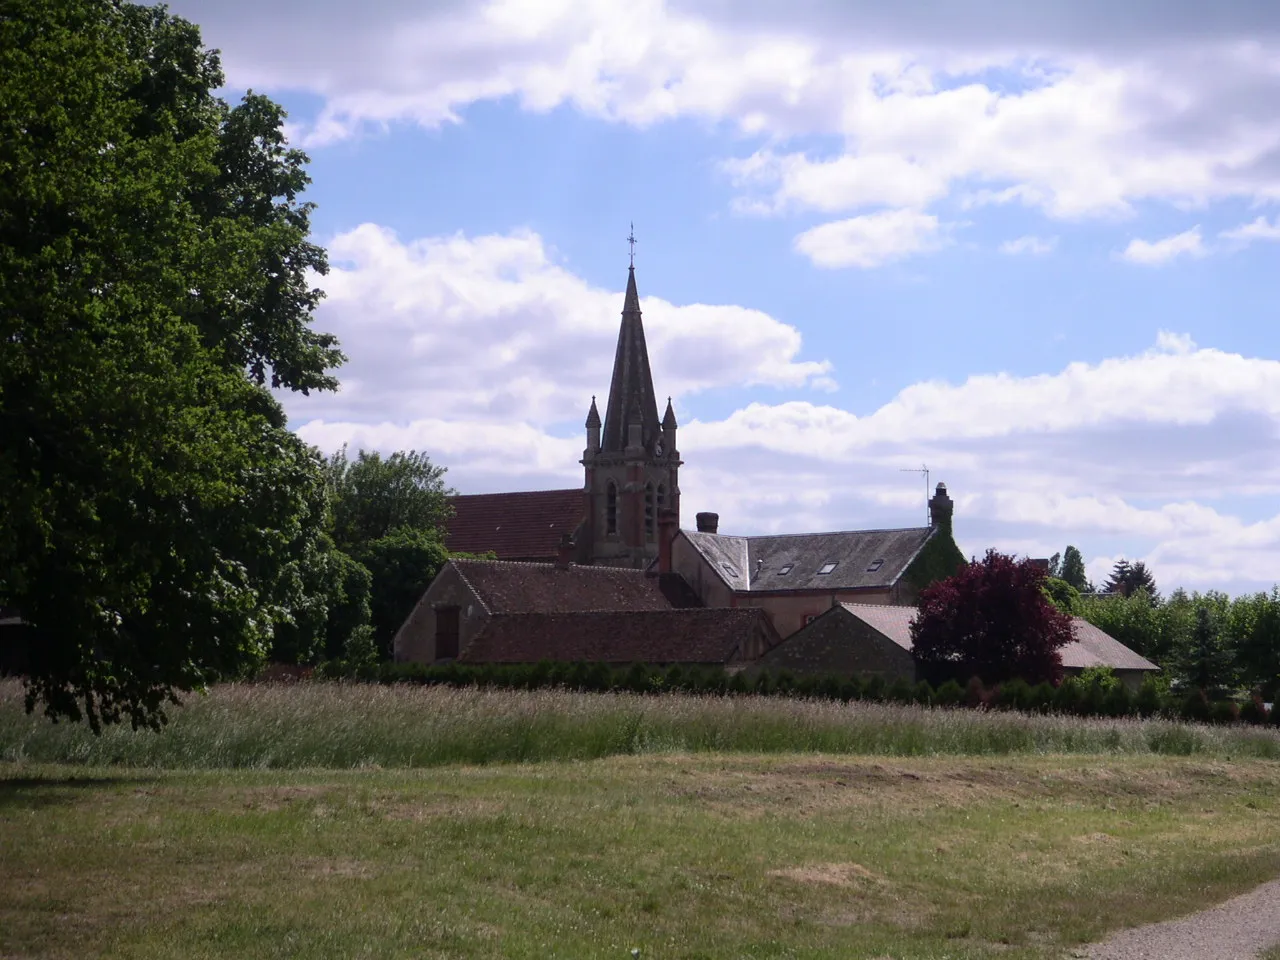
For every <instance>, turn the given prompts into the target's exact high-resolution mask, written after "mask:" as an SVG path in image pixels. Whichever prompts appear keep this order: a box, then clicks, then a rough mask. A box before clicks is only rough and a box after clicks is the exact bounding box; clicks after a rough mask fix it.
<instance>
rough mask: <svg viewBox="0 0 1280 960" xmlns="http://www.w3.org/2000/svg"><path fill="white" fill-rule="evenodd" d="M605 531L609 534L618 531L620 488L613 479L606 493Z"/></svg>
mask: <svg viewBox="0 0 1280 960" xmlns="http://www.w3.org/2000/svg"><path fill="white" fill-rule="evenodd" d="M604 532H605V533H608V534H616V533H617V532H618V488H617V486H616V485H615V484H614V482H613V481H612V480H610V481H609V486H608V487H607V488H606V489H605V494H604Z"/></svg>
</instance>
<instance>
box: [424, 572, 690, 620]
mask: <svg viewBox="0 0 1280 960" xmlns="http://www.w3.org/2000/svg"><path fill="white" fill-rule="evenodd" d="M449 562H450V563H452V564H453V565H454V567H456V568H457V570H458V572H459V573H460V574H461V575H462V578H463V579H464V580H466V581H467V583H468V584H470V585H471V588H472V589H473V590H474V591H475V593H476V596H477V597H478V598H479V600H480V602H481V604H483V605H484V608H485V609H486V610H487V611H488V612H489V613H491V614H517V613H580V612H584V611H592V610H595V611H602V610H608V611H630V610H635V611H641V610H671V609H673V608H685V607H700V606H701V603H699V601H698V597H697V594H696V593H694V591H693V589H692V588H691V587H690V586H689V585H688V584H687V583H685V581H684V578H682V577H681V576H680V575H679V574H674V573H667V574H660V575H658V576H649V575H647V574H646V573H645V572H644V571H643V570H632V569H628V568H625V567H581V566H578V565H577V564H570V565H569V566H568V567H560V566H557V565H556V564H554V563H519V562H514V561H509V560H508V561H504V560H461V559H453V560H450V561H449Z"/></svg>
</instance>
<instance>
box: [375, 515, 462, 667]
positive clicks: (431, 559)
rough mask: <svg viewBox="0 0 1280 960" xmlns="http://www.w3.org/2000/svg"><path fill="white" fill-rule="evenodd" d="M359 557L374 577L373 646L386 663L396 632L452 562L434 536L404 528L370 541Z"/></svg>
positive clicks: (430, 533)
mask: <svg viewBox="0 0 1280 960" xmlns="http://www.w3.org/2000/svg"><path fill="white" fill-rule="evenodd" d="M358 556H359V559H360V561H361V562H362V563H363V564H364V565H365V567H367V568H368V570H369V573H370V575H371V576H372V590H371V600H370V606H371V608H372V613H373V636H374V642H375V643H376V644H377V647H378V651H379V654H380V655H381V656H382V658H383V659H386V658H388V657H390V656H391V653H392V651H391V641H392V640H393V639H395V635H396V631H397V630H399V629H400V625H401V624H402V623H403V622H404V619H405V617H407V616H408V615H409V612H410V611H411V610H412V609H413V607H414V604H416V603H417V602H418V600H419V598H420V597H421V596H422V593H423V591H424V590H426V589H427V585H428V584H429V583H431V581H432V579H434V578H435V575H436V574H437V573H439V572H440V568H441V567H442V566H444V564H445V561H447V560H448V559H449V552H448V551H447V550H446V549H445V547H444V544H443V543H441V542H440V540H439V539H438V538H437V537H436V536H435V534H434V533H433V532H427V531H422V530H410V529H407V528H404V527H402V528H400V529H398V530H394V531H392V532H391V533H389V534H387V535H386V536H385V537H379V538H378V539H376V540H371V541H369V542H368V543H367V544H365V545H364V546H363V547H362V548H361V549H360V552H359V554H358Z"/></svg>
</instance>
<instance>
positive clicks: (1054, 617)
mask: <svg viewBox="0 0 1280 960" xmlns="http://www.w3.org/2000/svg"><path fill="white" fill-rule="evenodd" d="M1045 579H1046V577H1045V571H1044V570H1043V569H1042V568H1040V567H1037V566H1036V565H1035V564H1033V563H1032V562H1031V561H1029V560H1021V561H1018V560H1015V559H1014V558H1013V557H1010V556H1008V555H1006V554H1002V553H998V552H997V551H995V550H988V551H987V554H986V556H985V557H984V558H983V559H982V560H975V561H973V562H971V563H967V564H965V565H964V566H963V567H961V569H960V570H959V571H958V572H957V573H956V574H955V575H954V576H951V577H948V578H946V579H945V580H939V581H937V582H936V583H934V584H932V585H930V586H928V587H926V588H925V589H924V590H922V591H921V593H920V602H919V607H918V610H917V614H916V618H915V620H914V621H913V622H912V624H911V639H912V644H913V649H914V651H915V656H916V658H917V660H918V661H919V662H920V663H921V665H922V666H923V667H924V668H925V669H926V671H927V672H933V673H935V674H938V675H942V674H951V675H953V676H959V677H968V676H977V677H980V678H982V679H983V680H984V681H986V682H987V683H994V682H999V681H1003V680H1008V679H1012V678H1014V677H1020V678H1022V679H1023V680H1026V681H1027V682H1028V683H1039V682H1041V681H1050V682H1055V681H1057V680H1059V679H1061V676H1062V658H1061V655H1060V654H1059V650H1060V649H1061V648H1062V647H1063V646H1064V645H1065V644H1067V643H1069V642H1070V641H1071V637H1072V635H1071V618H1070V617H1069V616H1067V615H1066V614H1065V613H1063V612H1062V611H1060V610H1058V609H1057V608H1055V607H1054V605H1053V603H1052V602H1051V601H1050V599H1049V597H1048V596H1047V594H1046V591H1045V590H1044V586H1045Z"/></svg>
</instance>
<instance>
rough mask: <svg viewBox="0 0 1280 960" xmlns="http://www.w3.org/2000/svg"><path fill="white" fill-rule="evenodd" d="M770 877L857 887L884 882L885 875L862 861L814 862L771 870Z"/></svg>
mask: <svg viewBox="0 0 1280 960" xmlns="http://www.w3.org/2000/svg"><path fill="white" fill-rule="evenodd" d="M768 876H770V877H782V878H784V879H786V880H794V881H795V882H796V883H813V884H823V885H826V886H833V887H856V886H866V885H868V884H880V883H884V877H882V876H880V874H878V873H876V872H875V871H873V870H868V869H867V868H866V867H864V866H863V865H862V864H860V863H813V864H809V865H807V866H803V867H787V868H785V869H782V870H770V871H769V872H768Z"/></svg>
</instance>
